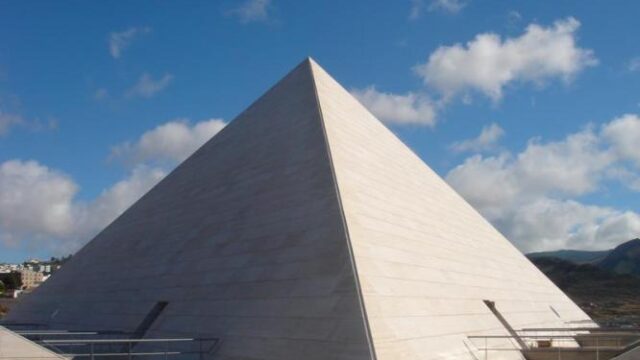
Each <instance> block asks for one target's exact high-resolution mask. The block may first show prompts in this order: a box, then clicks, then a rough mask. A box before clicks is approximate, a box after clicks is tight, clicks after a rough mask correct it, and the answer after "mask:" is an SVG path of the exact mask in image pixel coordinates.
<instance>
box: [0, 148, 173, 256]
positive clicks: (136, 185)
mask: <svg viewBox="0 0 640 360" xmlns="http://www.w3.org/2000/svg"><path fill="white" fill-rule="evenodd" d="M164 175H165V172H164V171H163V170H160V169H155V168H149V167H144V166H140V167H137V168H135V169H134V170H133V171H132V172H131V173H130V174H129V175H128V177H127V178H126V179H124V180H122V181H120V182H118V183H116V184H115V185H113V186H112V187H110V188H109V189H107V190H105V191H104V192H103V193H102V194H101V195H100V196H99V197H98V198H96V199H95V200H93V201H89V202H85V201H82V200H79V199H78V197H77V194H78V190H79V186H78V185H77V184H76V182H75V181H74V180H73V179H72V178H71V177H69V176H68V175H66V174H64V173H62V172H60V171H57V170H55V169H51V168H48V167H46V166H44V165H42V164H39V163H38V162H36V161H21V160H9V161H6V162H4V163H1V164H0V241H2V242H3V243H5V244H6V245H9V246H22V247H34V248H35V247H38V248H46V249H49V250H51V251H53V252H55V253H58V254H66V253H69V252H72V251H75V250H77V249H78V248H79V247H80V246H81V245H82V244H84V243H85V242H86V241H88V240H89V239H90V238H92V237H93V236H94V235H95V234H96V233H97V232H98V231H99V230H101V229H102V228H103V227H104V226H106V225H107V224H108V223H110V222H111V221H113V220H114V219H115V218H116V217H117V216H118V215H120V214H121V213H122V212H123V211H124V210H125V209H126V208H128V207H129V206H130V205H131V204H132V203H133V202H135V201H136V200H137V199H138V198H139V197H140V196H141V195H142V194H144V193H145V192H146V191H147V190H149V189H150V188H151V187H152V186H153V185H155V184H156V183H157V182H158V181H159V180H160V179H161V178H162V177H164Z"/></svg>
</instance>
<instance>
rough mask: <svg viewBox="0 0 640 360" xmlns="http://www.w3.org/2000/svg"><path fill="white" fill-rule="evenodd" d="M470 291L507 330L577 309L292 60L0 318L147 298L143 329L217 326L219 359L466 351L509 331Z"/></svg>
mask: <svg viewBox="0 0 640 360" xmlns="http://www.w3.org/2000/svg"><path fill="white" fill-rule="evenodd" d="M495 185H496V186H500V184H495ZM485 300H489V301H493V302H495V307H496V308H497V309H498V310H499V312H500V314H501V315H502V316H503V317H504V318H505V319H506V320H507V321H508V323H509V324H510V325H511V326H512V327H513V328H515V329H520V328H526V327H564V326H569V325H568V324H570V323H571V322H575V321H584V320H589V317H588V316H587V315H586V314H585V313H584V312H582V311H581V310H580V309H579V308H578V306H576V305H575V304H574V303H573V302H572V301H571V300H570V299H569V298H568V297H567V296H566V295H565V294H563V293H562V292H561V291H560V290H559V289H558V288H557V287H556V286H554V285H553V283H552V282H551V281H549V280H548V279H547V278H546V277H545V276H544V275H543V274H542V273H541V272H539V271H538V270H537V269H536V268H535V266H534V265H532V264H531V263H530V262H529V261H528V260H527V259H526V258H525V257H524V256H523V255H522V254H521V253H520V252H519V251H518V250H517V249H516V248H515V247H514V246H513V245H512V244H511V243H510V242H509V241H508V240H507V239H505V238H504V237H503V236H502V235H501V234H500V233H499V232H498V231H496V230H495V229H494V228H493V226H491V224H489V223H488V222H487V221H486V220H485V219H484V218H483V217H482V216H481V215H480V214H478V213H477V212H476V211H475V210H474V209H473V208H472V207H471V206H470V205H469V204H468V203H467V202H466V201H465V200H464V199H462V198H461V197H460V196H459V195H458V194H457V193H456V192H455V191H454V190H453V189H451V187H449V186H448V185H447V184H446V183H445V182H444V181H443V180H442V179H441V178H440V177H439V176H438V175H437V174H436V173H435V172H434V171H432V170H431V169H430V168H429V167H428V166H427V165H425V164H424V163H423V162H422V160H421V159H420V158H418V157H417V156H416V155H415V154H414V153H413V152H412V151H411V150H409V149H408V148H407V147H406V146H405V145H404V144H403V143H402V142H401V141H400V140H399V139H398V138H397V137H396V136H394V135H393V134H392V133H391V132H390V131H389V130H388V129H387V128H386V127H385V126H384V125H382V123H380V121H378V120H377V119H376V118H375V117H374V116H373V115H372V114H371V113H369V112H368V111H367V110H366V109H365V108H364V107H363V106H362V105H361V104H360V103H359V102H358V101H357V100H355V99H354V98H353V97H352V96H351V95H350V94H349V92H347V91H346V90H345V89H344V88H343V87H341V86H340V84H338V83H337V82H336V81H335V80H334V79H333V78H331V76H329V75H328V74H327V73H326V72H325V71H324V70H323V69H322V68H321V67H320V66H318V65H317V64H316V63H315V62H314V61H313V60H311V59H307V60H305V61H304V62H303V63H301V64H300V65H299V66H297V67H296V68H295V69H294V70H293V71H292V72H291V73H290V74H288V75H287V76H286V77H285V78H284V79H282V80H281V81H280V82H279V83H277V84H276V85H275V86H274V87H273V88H272V89H270V90H269V91H268V92H267V93H266V94H265V95H263V96H262V97H261V98H260V99H258V100H257V101H256V102H255V103H254V104H253V105H251V106H250V107H249V108H248V109H247V110H246V111H244V112H243V113H242V114H240V115H239V116H238V117H237V118H236V119H235V120H234V121H233V122H231V124H229V125H228V126H227V127H226V128H225V129H224V130H223V131H221V132H220V133H219V134H218V135H216V136H215V137H213V138H212V139H211V140H210V141H209V142H207V143H206V144H205V145H204V146H203V147H202V148H200V149H199V150H198V151H197V152H196V153H195V154H193V155H192V156H191V157H190V158H189V159H187V160H186V161H185V162H184V163H182V164H181V165H180V166H179V167H178V168H177V169H176V170H175V171H173V172H172V173H171V174H170V175H169V176H167V177H166V178H165V179H164V180H163V181H161V182H160V183H159V184H158V185H157V186H156V187H154V188H153V189H152V190H151V191H149V192H148V193H147V194H146V195H144V196H143V197H142V198H141V199H140V200H139V201H138V202H137V203H135V204H134V205H133V206H131V208H129V209H128V210H127V211H126V212H125V213H124V214H122V215H121V216H120V217H119V218H118V219H117V220H115V221H114V222H113V223H112V224H111V225H109V226H108V227H107V228H106V229H104V230H103V231H102V232H101V233H100V234H99V235H98V236H96V237H95V238H94V239H93V240H92V241H91V242H90V243H89V244H88V245H86V246H85V247H84V248H83V249H82V250H80V251H79V252H78V253H77V254H76V255H75V256H74V257H73V259H72V260H71V261H70V262H69V263H68V264H67V265H66V266H65V267H63V269H62V270H61V271H59V272H58V273H56V274H55V275H54V276H53V277H52V278H51V279H50V280H48V281H47V282H46V283H45V284H44V285H43V286H41V287H40V288H39V289H37V290H36V291H35V292H34V293H33V294H31V295H29V296H28V297H25V298H24V301H22V302H21V303H20V304H19V306H17V307H16V308H15V309H14V310H13V311H12V312H11V313H10V315H9V318H8V320H10V321H21V322H35V323H43V324H47V325H49V326H50V328H57V329H61V328H63V329H109V330H128V331H133V330H135V329H139V328H140V326H141V323H142V322H143V320H144V319H145V317H148V315H149V314H150V312H154V311H156V312H157V314H156V315H155V317H156V318H154V321H153V322H152V323H151V324H147V325H149V326H148V329H146V332H145V336H147V337H149V336H179V335H185V336H211V337H218V338H220V339H222V343H221V346H220V348H219V350H218V351H217V352H216V353H215V354H213V355H212V358H213V359H221V360H241V359H242V360H249V359H264V360H267V359H269V360H289V359H292V360H302V359H308V360H332V359H340V360H342V359H345V360H346V359H349V360H365V359H367V360H369V359H377V360H401V359H402V360H405V359H406V360H418V359H421V360H423V359H480V358H482V356H483V355H482V352H481V351H479V350H478V348H477V347H475V345H474V344H473V343H472V341H470V340H469V339H468V336H470V335H478V334H494V335H500V334H502V335H508V331H507V329H506V328H505V326H504V325H503V324H502V323H501V322H500V321H499V319H498V318H497V317H496V315H495V314H494V313H493V312H492V311H491V310H490V309H489V308H488V307H487V305H486V304H485V302H484V301H485ZM158 304H162V306H161V307H160V309H159V308H158ZM154 309H156V310H154ZM505 346H507V347H511V348H513V349H517V344H515V342H507V343H506V344H505ZM499 358H503V359H521V356H520V354H519V352H518V351H504V352H501V353H499V354H497V355H496V354H492V357H491V359H499Z"/></svg>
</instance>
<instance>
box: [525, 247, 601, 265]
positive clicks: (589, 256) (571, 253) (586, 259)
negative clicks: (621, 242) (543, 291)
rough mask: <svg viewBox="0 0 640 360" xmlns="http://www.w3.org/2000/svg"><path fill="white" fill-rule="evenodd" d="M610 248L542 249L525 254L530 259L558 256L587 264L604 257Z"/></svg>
mask: <svg viewBox="0 0 640 360" xmlns="http://www.w3.org/2000/svg"><path fill="white" fill-rule="evenodd" d="M610 252H611V250H601V251H584V250H558V251H543V252H535V253H530V254H527V257H529V258H530V259H539V258H551V257H553V258H558V259H562V260H567V261H570V262H572V263H576V264H589V263H595V262H598V261H600V260H602V259H604V258H605V257H606V256H607V255H608V254H609V253H610Z"/></svg>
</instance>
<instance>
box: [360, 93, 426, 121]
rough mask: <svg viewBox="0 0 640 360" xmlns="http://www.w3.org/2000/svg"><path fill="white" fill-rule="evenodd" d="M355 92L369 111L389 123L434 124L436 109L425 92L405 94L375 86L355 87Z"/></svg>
mask: <svg viewBox="0 0 640 360" xmlns="http://www.w3.org/2000/svg"><path fill="white" fill-rule="evenodd" d="M351 94H353V95H354V96H355V97H356V98H358V100H360V102H362V104H363V105H364V106H366V107H367V108H368V109H369V111H371V112H372V113H373V114H374V115H375V116H376V117H378V118H379V119H380V120H382V121H384V122H387V123H396V124H415V125H428V126H433V125H435V122H436V119H435V117H436V110H435V107H434V105H433V103H432V102H431V101H430V100H429V98H428V97H426V96H425V95H423V94H416V93H413V92H408V93H406V94H404V95H398V94H391V93H385V92H379V91H377V90H376V88H375V87H374V86H369V87H367V88H365V89H353V90H351Z"/></svg>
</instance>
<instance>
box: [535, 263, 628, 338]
mask: <svg viewBox="0 0 640 360" xmlns="http://www.w3.org/2000/svg"><path fill="white" fill-rule="evenodd" d="M530 259H531V261H532V262H533V263H534V264H535V265H536V266H537V267H538V268H539V269H540V270H541V271H542V272H543V273H545V274H546V275H547V276H548V277H549V278H550V279H551V281H553V282H554V283H555V284H556V285H557V286H558V287H559V288H560V289H562V290H563V291H564V292H565V293H566V294H567V295H569V297H570V298H571V299H573V301H575V302H576V303H577V304H578V305H579V306H580V307H581V308H582V309H583V310H584V311H586V312H587V313H588V314H589V315H590V316H591V317H592V318H593V319H594V320H596V321H598V322H600V323H601V324H611V325H634V326H638V325H640V278H639V277H636V276H632V275H620V274H616V273H613V272H611V271H609V270H607V269H604V268H601V267H599V266H597V265H593V264H575V263H573V262H571V261H567V260H564V259H559V258H554V257H537V258H536V257H534V258H530Z"/></svg>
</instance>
